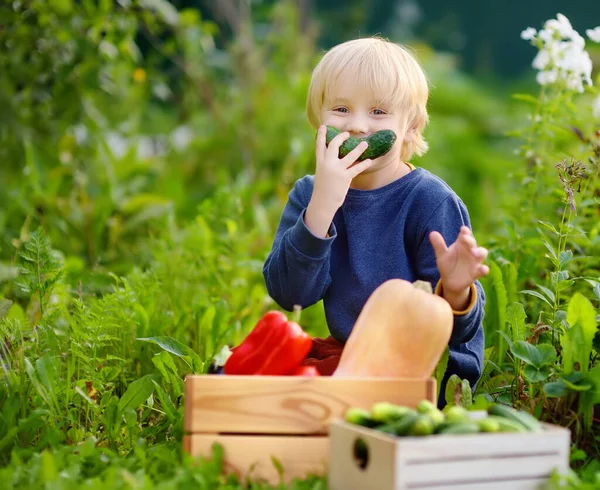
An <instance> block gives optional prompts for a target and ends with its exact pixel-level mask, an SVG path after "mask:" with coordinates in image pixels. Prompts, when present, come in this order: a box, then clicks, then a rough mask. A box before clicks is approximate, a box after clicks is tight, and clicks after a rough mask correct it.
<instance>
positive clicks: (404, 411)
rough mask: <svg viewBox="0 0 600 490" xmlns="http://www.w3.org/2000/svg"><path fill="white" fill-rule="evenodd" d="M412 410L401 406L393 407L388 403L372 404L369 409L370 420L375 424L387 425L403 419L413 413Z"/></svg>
mask: <svg viewBox="0 0 600 490" xmlns="http://www.w3.org/2000/svg"><path fill="white" fill-rule="evenodd" d="M414 412H415V411H414V410H413V409H412V408H409V407H404V406H401V405H394V404H393V403H388V402H378V403H374V404H373V406H372V407H371V418H372V419H373V420H375V421H376V422H380V423H383V424H389V423H390V422H395V421H396V420H400V419H401V418H402V417H405V416H406V415H408V414H409V413H414Z"/></svg>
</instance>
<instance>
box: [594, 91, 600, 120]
mask: <svg viewBox="0 0 600 490" xmlns="http://www.w3.org/2000/svg"><path fill="white" fill-rule="evenodd" d="M592 112H593V114H594V117H595V118H596V119H600V95H599V96H598V97H596V100H595V101H594V102H592Z"/></svg>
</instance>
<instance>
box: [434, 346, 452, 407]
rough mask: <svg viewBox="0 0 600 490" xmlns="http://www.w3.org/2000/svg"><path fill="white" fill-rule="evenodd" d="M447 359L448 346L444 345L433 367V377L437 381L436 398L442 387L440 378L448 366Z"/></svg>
mask: <svg viewBox="0 0 600 490" xmlns="http://www.w3.org/2000/svg"><path fill="white" fill-rule="evenodd" d="M448 359H450V348H449V347H446V349H445V350H444V353H443V354H442V357H441V358H440V361H439V362H438V364H437V366H436V367H435V379H436V383H437V397H436V400H437V399H439V397H440V391H441V389H442V380H443V379H444V375H445V374H446V369H447V368H448Z"/></svg>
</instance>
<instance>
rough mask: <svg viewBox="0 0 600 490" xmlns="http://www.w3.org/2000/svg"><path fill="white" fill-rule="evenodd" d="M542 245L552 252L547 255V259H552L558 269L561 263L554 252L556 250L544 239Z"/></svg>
mask: <svg viewBox="0 0 600 490" xmlns="http://www.w3.org/2000/svg"><path fill="white" fill-rule="evenodd" d="M542 243H543V244H544V246H545V247H546V248H547V249H548V252H550V255H546V257H548V258H549V259H550V261H551V262H552V263H553V264H554V265H555V266H556V267H558V265H559V263H560V262H559V260H558V257H557V256H556V252H555V251H554V248H552V245H550V244H549V243H548V242H547V241H546V240H545V239H544V238H542Z"/></svg>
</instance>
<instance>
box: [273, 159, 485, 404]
mask: <svg viewBox="0 0 600 490" xmlns="http://www.w3.org/2000/svg"><path fill="white" fill-rule="evenodd" d="M413 168H414V167H413ZM313 183H314V176H313V175H307V176H305V177H303V178H301V179H299V180H298V181H296V183H295V185H294V188H293V189H292V190H291V191H290V193H289V195H288V202H287V203H286V205H285V207H284V209H283V213H282V216H281V220H280V223H279V226H278V229H277V232H276V234H275V239H274V242H273V247H272V250H271V252H270V253H269V255H268V257H267V259H266V261H265V264H264V267H263V274H264V277H265V282H266V287H267V291H268V293H269V295H270V296H271V297H272V298H273V299H274V300H275V301H276V302H277V303H278V304H279V306H280V307H281V308H283V309H285V310H287V311H292V309H293V306H294V305H295V304H299V305H301V306H302V307H303V308H306V307H308V306H310V305H313V304H315V303H317V302H318V301H320V300H321V299H322V300H323V305H324V309H325V316H326V320H327V325H328V327H329V330H330V333H331V336H332V337H333V338H335V339H337V340H339V341H340V342H345V341H346V340H347V339H348V336H349V335H350V332H351V331H352V327H353V325H354V323H355V322H356V320H357V318H358V315H359V313H360V311H361V309H362V307H363V306H364V304H365V302H366V301H367V299H368V298H369V296H370V295H371V293H373V291H374V290H375V289H376V288H377V287H378V286H379V285H380V284H382V283H383V282H384V281H386V280H388V279H392V278H401V279H405V280H408V281H411V282H413V281H415V280H417V279H421V280H426V281H429V282H430V283H431V285H432V287H433V288H436V286H437V291H439V290H440V286H441V284H439V271H438V269H437V265H436V260H435V254H434V252H433V247H432V246H431V243H430V242H429V238H428V235H429V233H430V232H431V231H434V230H435V231H438V232H440V233H441V234H442V235H443V237H444V240H445V241H446V244H447V245H448V246H449V245H450V244H452V243H454V241H455V240H456V238H457V236H458V233H459V230H460V227H461V226H462V225H466V226H469V227H470V220H469V215H468V212H467V209H466V207H465V205H464V203H463V202H462V200H461V199H460V198H459V197H458V196H457V195H456V193H455V192H454V191H453V190H452V189H451V188H450V187H449V186H448V185H447V184H446V183H445V182H444V181H443V180H442V179H440V178H439V177H437V176H435V175H433V174H432V173H431V172H429V171H427V170H425V169H423V168H416V169H414V170H412V171H411V172H409V173H408V174H407V175H405V176H403V177H401V178H400V179H398V180H396V181H394V182H391V183H390V184H387V185H385V186H383V187H380V188H378V189H374V190H359V189H353V188H350V189H349V190H348V194H347V195H346V199H345V201H344V203H343V205H342V206H341V207H340V208H339V209H338V211H337V212H336V214H335V216H334V218H333V222H332V224H331V226H330V228H329V232H328V238H319V237H316V236H315V235H313V234H312V233H311V232H310V230H309V229H308V228H307V227H306V225H305V222H304V214H305V212H306V208H307V206H308V203H309V201H310V198H311V195H312V191H313ZM470 299H471V301H470V304H469V306H468V307H467V308H466V309H465V310H464V311H461V312H457V311H455V312H454V330H453V333H452V336H451V338H450V342H449V346H450V359H449V362H448V370H447V372H446V376H445V378H444V380H443V382H442V386H441V388H442V390H441V392H440V398H441V400H440V405H443V400H442V399H443V398H444V391H445V385H446V381H447V379H448V377H449V376H450V375H451V374H457V375H458V376H460V377H461V378H462V379H467V380H469V382H470V383H471V385H472V386H473V387H474V386H475V384H476V382H477V381H478V379H479V377H480V376H481V371H482V366H483V349H484V337H483V327H482V319H483V314H484V303H485V295H484V291H483V288H482V287H481V284H480V283H479V281H476V282H475V285H474V287H473V288H471V298H470Z"/></svg>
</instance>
